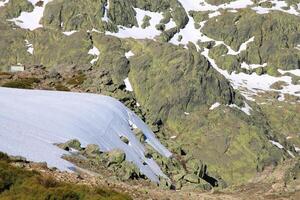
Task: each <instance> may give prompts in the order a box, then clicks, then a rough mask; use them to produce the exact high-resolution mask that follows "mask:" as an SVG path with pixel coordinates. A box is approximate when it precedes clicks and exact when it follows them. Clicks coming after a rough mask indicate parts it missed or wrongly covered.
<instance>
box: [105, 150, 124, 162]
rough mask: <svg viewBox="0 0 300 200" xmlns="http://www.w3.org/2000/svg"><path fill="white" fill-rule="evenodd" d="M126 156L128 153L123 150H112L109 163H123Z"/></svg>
mask: <svg viewBox="0 0 300 200" xmlns="http://www.w3.org/2000/svg"><path fill="white" fill-rule="evenodd" d="M125 158H126V154H125V153H124V152H123V151H122V150H119V149H115V150H112V151H110V152H109V153H108V165H112V164H121V163H122V162H123V161H124V160H125Z"/></svg>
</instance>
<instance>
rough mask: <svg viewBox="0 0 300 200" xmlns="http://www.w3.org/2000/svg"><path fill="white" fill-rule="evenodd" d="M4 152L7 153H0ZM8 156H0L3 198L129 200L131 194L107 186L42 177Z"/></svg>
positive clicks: (0, 190)
mask: <svg viewBox="0 0 300 200" xmlns="http://www.w3.org/2000/svg"><path fill="white" fill-rule="evenodd" d="M0 155H5V154H2V153H1V154H0ZM8 162H9V160H7V156H1V157H0V198H1V199H3V200H5V199H24V200H26V199H28V200H29V199H58V200H67V199H72V200H77V199H78V200H83V199H91V200H93V199H95V200H96V199H101V200H102V199H103V200H106V199H107V200H108V199H109V200H121V199H122V200H129V199H131V198H130V197H129V196H128V195H125V194H120V193H118V192H115V191H113V190H110V189H106V188H96V187H93V188H92V187H88V186H84V185H75V184H70V183H64V182H58V181H56V180H55V179H54V178H53V177H51V176H42V175H40V174H39V173H38V172H35V171H27V170H25V169H20V168H17V167H14V166H12V165H10V164H9V163H8Z"/></svg>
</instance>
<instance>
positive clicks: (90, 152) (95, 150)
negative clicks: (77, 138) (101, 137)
mask: <svg viewBox="0 0 300 200" xmlns="http://www.w3.org/2000/svg"><path fill="white" fill-rule="evenodd" d="M100 153H101V152H100V147H99V146H98V145H96V144H89V145H87V146H86V148H85V149H84V151H83V154H85V155H86V156H87V157H95V156H96V155H99V154H100Z"/></svg>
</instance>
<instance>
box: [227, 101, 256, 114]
mask: <svg viewBox="0 0 300 200" xmlns="http://www.w3.org/2000/svg"><path fill="white" fill-rule="evenodd" d="M244 104H245V106H244V107H242V108H241V107H239V106H237V105H236V104H231V105H229V107H231V108H237V109H239V110H241V111H243V112H244V113H245V114H247V115H251V113H250V112H251V110H252V108H251V107H250V106H249V104H247V103H246V102H244Z"/></svg>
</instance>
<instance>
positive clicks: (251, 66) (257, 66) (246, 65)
mask: <svg viewBox="0 0 300 200" xmlns="http://www.w3.org/2000/svg"><path fill="white" fill-rule="evenodd" d="M267 65H268V64H267V63H264V64H262V65H261V64H247V63H246V62H243V63H242V64H241V68H244V69H248V70H251V69H257V68H260V67H266V66H267Z"/></svg>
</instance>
